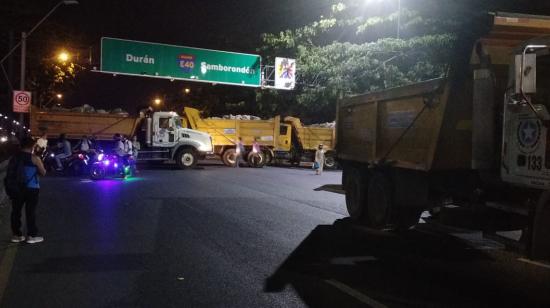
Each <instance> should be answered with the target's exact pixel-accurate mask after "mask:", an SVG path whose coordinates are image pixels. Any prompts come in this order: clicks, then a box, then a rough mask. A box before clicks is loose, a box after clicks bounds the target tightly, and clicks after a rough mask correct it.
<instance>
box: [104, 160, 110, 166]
mask: <svg viewBox="0 0 550 308" xmlns="http://www.w3.org/2000/svg"><path fill="white" fill-rule="evenodd" d="M103 164H104V165H105V166H109V165H110V164H111V161H110V160H108V159H106V160H104V161H103Z"/></svg>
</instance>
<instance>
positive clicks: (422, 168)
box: [336, 13, 550, 260]
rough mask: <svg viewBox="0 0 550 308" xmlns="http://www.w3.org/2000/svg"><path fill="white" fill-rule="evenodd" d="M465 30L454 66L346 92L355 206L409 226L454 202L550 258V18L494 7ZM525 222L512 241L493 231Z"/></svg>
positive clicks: (340, 119)
mask: <svg viewBox="0 0 550 308" xmlns="http://www.w3.org/2000/svg"><path fill="white" fill-rule="evenodd" d="M490 18H491V23H490V26H489V27H488V28H487V29H486V30H487V31H482V30H480V33H469V34H468V35H467V36H463V37H461V38H460V39H459V40H458V44H456V45H457V46H456V47H455V50H454V51H456V61H455V60H453V61H455V62H453V63H451V66H450V70H449V72H448V74H447V76H445V77H443V78H439V79H435V80H428V81H425V82H420V83H416V84H411V85H407V86H404V87H399V88H393V89H386V90H383V91H378V92H373V93H367V94H364V95H358V96H354V97H349V98H346V99H343V100H342V101H340V102H339V104H338V109H337V128H336V131H337V134H336V135H337V145H336V150H337V153H338V154H337V155H338V160H339V161H340V163H341V164H342V165H343V169H344V171H343V176H342V182H343V183H342V184H343V188H344V190H345V191H346V205H347V208H348V212H349V214H350V216H351V217H352V218H353V219H354V220H356V221H358V222H360V223H363V224H365V225H367V226H369V227H372V228H378V229H384V228H397V229H400V228H408V227H410V226H412V225H414V224H415V223H416V222H418V219H419V216H420V214H421V212H422V211H423V210H425V209H429V208H434V207H438V206H441V205H443V204H444V202H449V201H450V202H452V204H454V205H459V206H463V207H466V208H468V209H471V210H472V211H473V212H476V213H481V214H479V215H482V216H483V217H484V219H483V221H482V222H481V225H480V226H479V228H480V229H482V230H483V231H484V235H486V236H488V237H491V238H493V239H500V240H502V241H503V242H505V243H506V244H507V245H510V246H514V247H515V248H518V249H520V250H522V251H524V252H526V253H527V254H529V255H530V256H531V257H532V258H537V259H546V260H548V259H550V147H549V146H548V142H549V141H550V133H549V131H548V129H549V127H550V114H549V111H548V110H549V108H550V38H549V37H548V35H550V18H548V17H545V16H533V15H520V14H509V13H497V14H495V15H493V16H491V17H490ZM507 230H522V236H521V237H520V238H519V239H515V240H516V241H514V240H512V239H509V238H504V237H503V236H502V235H501V233H498V234H497V231H507Z"/></svg>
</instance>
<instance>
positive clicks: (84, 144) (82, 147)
mask: <svg viewBox="0 0 550 308" xmlns="http://www.w3.org/2000/svg"><path fill="white" fill-rule="evenodd" d="M91 148H92V142H91V141H90V139H88V136H82V139H80V141H79V142H78V143H77V144H76V146H75V147H74V148H73V151H80V152H84V153H88V152H89V151H90V150H91Z"/></svg>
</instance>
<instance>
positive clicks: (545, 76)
mask: <svg viewBox="0 0 550 308" xmlns="http://www.w3.org/2000/svg"><path fill="white" fill-rule="evenodd" d="M549 84H550V55H543V56H538V57H537V93H536V95H535V96H534V97H533V103H535V104H541V105H545V106H546V107H547V108H549V107H550V88H549V87H548V85H549Z"/></svg>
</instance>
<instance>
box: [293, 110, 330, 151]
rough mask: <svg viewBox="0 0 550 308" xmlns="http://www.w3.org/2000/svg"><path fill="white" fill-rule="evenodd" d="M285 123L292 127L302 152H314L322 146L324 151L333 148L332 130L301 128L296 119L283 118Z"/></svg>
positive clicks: (299, 122)
mask: <svg viewBox="0 0 550 308" xmlns="http://www.w3.org/2000/svg"><path fill="white" fill-rule="evenodd" d="M285 123H288V124H290V125H292V129H294V131H295V132H296V138H297V139H298V142H299V143H300V144H301V146H302V148H303V149H304V150H316V149H317V147H318V146H319V145H320V144H322V145H323V146H324V148H325V150H327V151H330V150H332V149H333V148H334V128H331V127H316V126H303V125H302V122H301V121H300V119H298V118H294V117H285Z"/></svg>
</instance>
